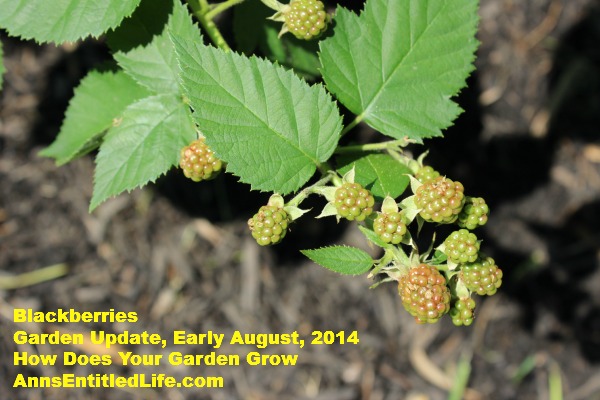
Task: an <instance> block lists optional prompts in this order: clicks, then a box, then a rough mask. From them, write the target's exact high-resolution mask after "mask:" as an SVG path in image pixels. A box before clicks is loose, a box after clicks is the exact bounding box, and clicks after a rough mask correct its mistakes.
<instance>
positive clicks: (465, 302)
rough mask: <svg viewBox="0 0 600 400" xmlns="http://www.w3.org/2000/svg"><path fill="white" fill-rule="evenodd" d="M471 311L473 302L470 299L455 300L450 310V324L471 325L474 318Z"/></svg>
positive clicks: (473, 307)
mask: <svg viewBox="0 0 600 400" xmlns="http://www.w3.org/2000/svg"><path fill="white" fill-rule="evenodd" d="M473 310H475V300H473V299H472V298H470V297H466V298H464V299H456V301H455V302H454V304H453V305H452V308H450V316H451V317H452V323H453V324H454V325H456V326H463V325H464V326H469V325H471V324H472V323H473V318H474V316H473Z"/></svg>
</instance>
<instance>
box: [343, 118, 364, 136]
mask: <svg viewBox="0 0 600 400" xmlns="http://www.w3.org/2000/svg"><path fill="white" fill-rule="evenodd" d="M362 119H363V116H362V114H361V115H357V116H356V118H354V120H353V121H352V122H350V124H348V126H346V127H345V128H344V130H342V133H341V134H340V136H344V135H345V134H346V133H348V132H350V131H351V130H352V128H354V127H355V126H356V125H358V124H359V123H360V122H361V121H362Z"/></svg>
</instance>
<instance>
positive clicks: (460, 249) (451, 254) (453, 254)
mask: <svg viewBox="0 0 600 400" xmlns="http://www.w3.org/2000/svg"><path fill="white" fill-rule="evenodd" d="M444 254H446V255H447V256H448V259H449V260H450V261H453V262H455V263H457V264H466V263H469V262H475V261H476V260H477V255H478V254H479V241H478V240H477V236H475V234H474V233H471V232H469V231H468V230H466V229H460V230H458V231H454V232H452V233H451V234H450V235H449V236H448V237H447V238H446V240H444Z"/></svg>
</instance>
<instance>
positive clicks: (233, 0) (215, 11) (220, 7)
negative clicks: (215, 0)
mask: <svg viewBox="0 0 600 400" xmlns="http://www.w3.org/2000/svg"><path fill="white" fill-rule="evenodd" d="M243 2H244V0H227V1H224V2H222V3H219V4H215V5H214V6H213V7H212V9H211V10H210V11H209V12H207V13H206V14H205V15H204V17H205V18H206V19H210V20H212V19H213V18H215V17H216V16H217V15H219V14H221V13H222V12H223V11H225V10H227V9H228V8H231V7H233V6H235V5H238V4H240V3H243Z"/></svg>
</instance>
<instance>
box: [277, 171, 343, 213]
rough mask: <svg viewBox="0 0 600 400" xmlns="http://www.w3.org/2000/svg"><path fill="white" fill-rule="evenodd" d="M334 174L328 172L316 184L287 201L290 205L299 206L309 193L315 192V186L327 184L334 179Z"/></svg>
mask: <svg viewBox="0 0 600 400" xmlns="http://www.w3.org/2000/svg"><path fill="white" fill-rule="evenodd" d="M333 176H334V175H333V174H326V175H325V176H323V178H321V179H319V180H318V181H317V182H315V183H314V184H312V185H310V186H307V187H305V188H304V189H302V190H301V191H300V192H299V193H298V194H297V195H296V196H294V197H293V198H292V199H291V200H290V201H288V202H287V203H286V205H288V206H294V207H298V206H299V205H300V203H302V202H303V201H304V200H305V199H306V198H307V197H308V196H309V195H311V194H313V193H315V191H314V190H315V188H317V187H322V186H325V185H326V184H327V183H329V182H330V181H331V180H332V179H333Z"/></svg>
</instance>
